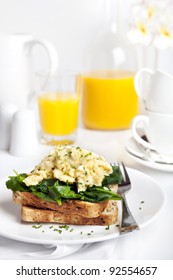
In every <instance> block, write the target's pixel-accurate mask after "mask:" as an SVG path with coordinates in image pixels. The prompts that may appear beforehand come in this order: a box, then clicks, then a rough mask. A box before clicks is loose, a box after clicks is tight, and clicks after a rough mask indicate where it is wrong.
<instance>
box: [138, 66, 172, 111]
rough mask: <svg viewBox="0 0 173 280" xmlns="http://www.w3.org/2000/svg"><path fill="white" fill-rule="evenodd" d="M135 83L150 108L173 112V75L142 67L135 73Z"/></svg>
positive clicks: (146, 105) (140, 95)
mask: <svg viewBox="0 0 173 280" xmlns="http://www.w3.org/2000/svg"><path fill="white" fill-rule="evenodd" d="M134 85H135V89H136V92H137V94H138V96H139V97H140V98H141V99H142V100H143V102H144V104H145V107H146V108H147V109H148V110H151V111H155V112H158V113H166V114H173V105H172V104H173V76H171V75H170V74H168V73H165V72H163V71H160V70H157V71H155V72H153V71H152V70H151V69H148V68H142V69H141V70H139V71H138V72H137V73H136V75H135V79H134Z"/></svg>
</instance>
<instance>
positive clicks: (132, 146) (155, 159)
mask: <svg viewBox="0 0 173 280" xmlns="http://www.w3.org/2000/svg"><path fill="white" fill-rule="evenodd" d="M125 148H126V151H127V153H128V155H129V156H130V157H131V158H132V159H134V160H135V161H136V162H138V163H140V164H142V165H145V166H147V167H150V168H153V169H157V170H161V171H167V172H173V157H169V161H170V163H166V162H164V161H163V159H162V160H160V155H159V154H156V153H155V152H154V151H150V153H151V154H150V157H147V156H146V153H144V151H143V150H142V147H140V146H139V145H138V143H137V142H136V141H135V139H134V138H133V137H130V138H129V139H128V141H127V143H126V147H125ZM171 159H172V161H171Z"/></svg>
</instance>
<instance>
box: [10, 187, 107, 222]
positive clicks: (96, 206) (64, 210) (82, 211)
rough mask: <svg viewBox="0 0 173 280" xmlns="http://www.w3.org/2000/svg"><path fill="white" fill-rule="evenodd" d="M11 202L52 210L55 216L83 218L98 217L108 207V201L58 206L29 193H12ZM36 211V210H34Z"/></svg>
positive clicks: (67, 203) (69, 203)
mask: <svg viewBox="0 0 173 280" xmlns="http://www.w3.org/2000/svg"><path fill="white" fill-rule="evenodd" d="M13 201H14V202H15V203H17V204H19V205H22V206H31V207H35V208H34V209H36V208H38V209H40V211H41V209H44V211H45V210H53V211H56V212H57V215H59V213H60V214H63V215H67V216H68V215H70V216H72V215H78V216H82V217H85V218H95V217H99V216H100V215H101V213H102V212H103V211H104V210H105V209H106V207H107V206H108V203H109V201H103V202H98V203H91V202H87V201H81V200H67V201H64V202H63V203H62V205H58V203H56V202H49V201H46V200H43V199H41V198H39V197H37V196H35V195H34V194H32V193H30V192H20V191H16V192H13ZM35 211H36V210H35Z"/></svg>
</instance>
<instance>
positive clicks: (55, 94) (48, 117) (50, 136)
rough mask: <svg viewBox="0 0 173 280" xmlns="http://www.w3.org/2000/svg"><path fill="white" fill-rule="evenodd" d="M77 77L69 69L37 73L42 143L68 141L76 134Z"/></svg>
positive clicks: (73, 139)
mask: <svg viewBox="0 0 173 280" xmlns="http://www.w3.org/2000/svg"><path fill="white" fill-rule="evenodd" d="M79 81H80V76H79V75H78V74H76V73H73V72H71V71H66V70H64V71H58V72H56V73H51V72H42V73H38V74H37V86H38V111H39V117H40V126H41V142H42V143H44V144H49V145H58V144H71V143H74V142H75V140H76V136H77V127H78V107H79Z"/></svg>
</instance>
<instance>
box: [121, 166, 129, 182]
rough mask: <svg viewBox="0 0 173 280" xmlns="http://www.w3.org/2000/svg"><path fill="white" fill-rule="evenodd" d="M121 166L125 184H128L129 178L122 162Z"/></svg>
mask: <svg viewBox="0 0 173 280" xmlns="http://www.w3.org/2000/svg"><path fill="white" fill-rule="evenodd" d="M121 165H122V167H123V172H124V175H125V182H126V183H128V184H130V178H129V175H128V173H127V170H126V168H125V165H124V163H123V162H121Z"/></svg>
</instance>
